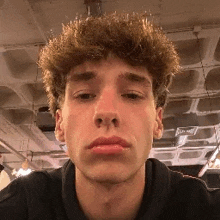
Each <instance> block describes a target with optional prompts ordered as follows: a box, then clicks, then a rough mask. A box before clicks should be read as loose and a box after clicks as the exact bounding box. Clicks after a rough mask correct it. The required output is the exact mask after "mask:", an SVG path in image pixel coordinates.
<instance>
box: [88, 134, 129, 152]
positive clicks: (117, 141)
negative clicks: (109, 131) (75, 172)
mask: <svg viewBox="0 0 220 220" xmlns="http://www.w3.org/2000/svg"><path fill="white" fill-rule="evenodd" d="M107 145H110V146H111V145H120V146H122V147H123V148H128V147H130V144H129V143H128V142H127V141H126V140H124V139H122V138H120V137H117V136H112V137H110V138H105V137H99V138H97V139H96V140H94V141H93V142H92V143H91V144H90V145H89V149H92V148H94V147H96V146H105V147H106V146H107Z"/></svg>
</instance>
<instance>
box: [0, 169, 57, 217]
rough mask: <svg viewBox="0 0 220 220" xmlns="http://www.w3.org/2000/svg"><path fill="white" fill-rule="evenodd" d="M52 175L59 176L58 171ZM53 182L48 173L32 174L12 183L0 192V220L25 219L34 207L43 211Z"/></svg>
mask: <svg viewBox="0 0 220 220" xmlns="http://www.w3.org/2000/svg"><path fill="white" fill-rule="evenodd" d="M52 173H54V175H55V174H56V175H57V177H58V176H59V170H55V171H53V172H52ZM53 188H54V186H53V180H52V177H51V175H50V174H49V173H48V172H33V173H31V174H29V175H28V176H24V177H20V178H17V179H15V180H14V181H12V182H11V183H10V184H9V185H8V186H7V187H6V188H4V189H3V190H2V191H0V216H1V219H14V217H15V216H16V219H22V220H24V219H26V218H27V217H25V216H27V215H28V213H31V212H32V209H33V210H34V209H35V212H36V207H37V209H38V210H44V209H45V207H47V206H48V201H49V199H51V193H50V192H51V189H53Z"/></svg>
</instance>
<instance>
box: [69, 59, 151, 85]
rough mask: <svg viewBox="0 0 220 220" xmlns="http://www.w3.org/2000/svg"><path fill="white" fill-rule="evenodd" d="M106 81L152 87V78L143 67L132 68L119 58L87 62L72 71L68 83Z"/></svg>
mask: <svg viewBox="0 0 220 220" xmlns="http://www.w3.org/2000/svg"><path fill="white" fill-rule="evenodd" d="M94 80H101V81H100V82H103V81H104V80H106V81H107V82H109V81H116V82H119V81H120V82H122V81H123V82H130V83H134V84H139V85H142V86H146V87H149V86H150V87H152V77H151V75H150V74H149V72H148V70H147V69H146V68H145V67H143V66H135V67H134V66H131V65H129V64H127V63H126V62H124V61H122V60H121V59H119V58H112V57H110V58H107V59H102V60H100V61H86V62H84V63H83V64H80V65H78V66H76V67H74V68H72V69H71V71H70V72H69V74H68V76H67V83H68V82H73V83H74V82H75V83H80V82H90V81H94Z"/></svg>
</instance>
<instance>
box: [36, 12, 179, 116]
mask: <svg viewBox="0 0 220 220" xmlns="http://www.w3.org/2000/svg"><path fill="white" fill-rule="evenodd" d="M110 53H112V54H114V55H115V56H116V57H118V58H120V59H122V60H123V61H124V62H126V63H127V64H130V65H132V66H144V67H146V68H147V70H148V71H149V73H150V74H151V76H152V78H153V94H154V98H155V101H156V106H157V107H165V104H166V99H167V93H168V87H169V85H170V83H171V80H172V76H173V75H174V74H175V73H177V72H178V70H179V57H178V55H177V52H176V50H175V47H174V45H173V44H172V42H171V41H169V40H168V39H167V37H166V36H165V34H164V33H163V31H162V30H161V28H159V27H157V26H156V25H154V24H153V23H151V22H149V21H148V20H147V17H146V15H139V14H132V15H131V14H130V15H128V14H120V15H117V14H111V15H104V16H101V17H98V18H97V17H96V18H94V17H89V18H86V19H80V20H75V21H73V22H70V23H69V24H68V25H66V26H64V27H63V31H62V33H61V34H60V35H59V36H58V37H56V38H54V39H51V40H50V41H49V43H48V45H46V46H45V47H44V48H43V49H42V50H41V53H40V58H39V66H40V68H41V69H42V74H43V81H44V85H45V89H46V92H47V95H48V98H49V107H50V111H51V113H52V114H53V115H54V114H55V112H56V110H57V109H59V108H61V107H62V100H63V98H64V95H65V86H66V76H67V75H68V73H69V72H70V70H71V69H72V68H74V67H75V66H77V65H80V64H82V63H84V62H85V61H97V60H101V59H105V58H107V56H108V55H109V54H110Z"/></svg>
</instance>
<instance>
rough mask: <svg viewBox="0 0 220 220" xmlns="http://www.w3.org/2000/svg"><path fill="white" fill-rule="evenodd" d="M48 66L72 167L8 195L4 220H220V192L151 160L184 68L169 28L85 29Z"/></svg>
mask: <svg viewBox="0 0 220 220" xmlns="http://www.w3.org/2000/svg"><path fill="white" fill-rule="evenodd" d="M39 64H40V66H41V68H42V70H43V79H44V83H45V88H46V91H47V93H48V97H49V104H50V109H51V112H52V114H53V115H54V116H55V119H56V129H55V134H56V137H57V139H58V140H60V141H62V142H65V143H66V145H67V148H68V155H69V157H70V160H69V161H68V162H67V163H66V164H65V165H64V166H63V167H62V168H60V169H58V170H54V171H52V172H49V173H48V172H34V173H32V174H30V175H29V176H27V177H23V178H19V179H17V180H15V181H14V182H12V183H11V184H10V186H9V187H7V188H6V189H5V190H4V191H3V192H1V194H0V195H1V199H0V216H1V219H22V220H23V219H51V220H52V219H59V220H64V219H65V220H67V219H77V220H79V219H95V220H104V219H108V220H110V219H111V220H113V219H120V220H122V219H126V220H130V219H150V220H153V219H163V220H164V219H165V220H166V219H169V220H171V219H175V220H176V219H178V220H179V219H184V220H185V219H200V220H201V219H214V218H215V219H216V218H218V217H220V212H219V209H218V207H219V205H220V191H212V192H210V191H209V190H208V189H207V187H206V185H205V184H204V183H203V182H202V181H200V180H198V179H195V178H190V177H185V176H183V175H182V174H180V173H177V172H172V171H170V170H169V169H168V168H167V167H166V166H165V165H164V164H162V163H161V162H159V161H158V160H156V159H148V156H149V153H150V150H151V148H152V142H153V139H154V138H160V137H161V136H162V132H163V124H162V114H163V110H164V106H165V104H166V96H167V89H168V86H169V84H170V82H171V78H172V75H173V74H175V73H176V72H177V71H178V67H179V59H178V56H177V54H176V51H175V49H174V46H173V45H172V43H171V42H170V41H169V40H168V39H167V38H166V37H165V35H164V34H163V33H162V31H161V30H160V29H159V28H157V27H155V26H153V25H152V24H150V23H149V22H148V21H147V20H146V18H145V17H142V16H140V15H134V14H133V15H110V16H103V17H100V18H88V19H86V20H80V21H75V22H73V23H70V24H69V25H68V26H66V27H65V28H64V30H63V33H62V34H61V35H60V36H59V37H57V38H55V39H53V40H51V41H50V43H49V44H48V45H47V46H46V47H45V48H44V50H43V51H42V53H41V57H40V61H39ZM2 216H3V217H2Z"/></svg>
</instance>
